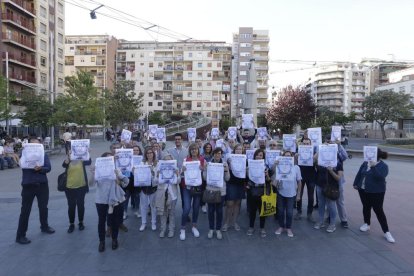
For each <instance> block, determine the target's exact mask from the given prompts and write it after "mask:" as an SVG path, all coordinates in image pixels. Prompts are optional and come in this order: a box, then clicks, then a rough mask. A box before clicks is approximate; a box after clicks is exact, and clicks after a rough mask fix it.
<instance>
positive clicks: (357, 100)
mask: <svg viewBox="0 0 414 276" xmlns="http://www.w3.org/2000/svg"><path fill="white" fill-rule="evenodd" d="M364 100H365V98H351V102H363V101H364Z"/></svg>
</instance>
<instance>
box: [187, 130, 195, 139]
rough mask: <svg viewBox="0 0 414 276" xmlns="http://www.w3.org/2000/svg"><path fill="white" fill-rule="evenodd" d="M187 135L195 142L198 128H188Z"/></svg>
mask: <svg viewBox="0 0 414 276" xmlns="http://www.w3.org/2000/svg"><path fill="white" fill-rule="evenodd" d="M187 136H188V141H189V142H195V140H196V136H197V130H196V129H195V128H187Z"/></svg>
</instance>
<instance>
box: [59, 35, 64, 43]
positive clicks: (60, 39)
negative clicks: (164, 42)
mask: <svg viewBox="0 0 414 276" xmlns="http://www.w3.org/2000/svg"><path fill="white" fill-rule="evenodd" d="M58 42H59V43H63V34H58Z"/></svg>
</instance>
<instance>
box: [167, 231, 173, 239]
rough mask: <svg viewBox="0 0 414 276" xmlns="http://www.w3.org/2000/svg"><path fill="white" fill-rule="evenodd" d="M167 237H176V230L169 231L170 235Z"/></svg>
mask: <svg viewBox="0 0 414 276" xmlns="http://www.w3.org/2000/svg"><path fill="white" fill-rule="evenodd" d="M167 237H169V238H172V237H174V231H172V230H170V231H168V236H167Z"/></svg>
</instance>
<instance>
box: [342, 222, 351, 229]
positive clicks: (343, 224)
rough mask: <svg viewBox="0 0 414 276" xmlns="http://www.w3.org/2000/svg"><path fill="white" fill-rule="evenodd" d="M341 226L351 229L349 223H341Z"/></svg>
mask: <svg viewBox="0 0 414 276" xmlns="http://www.w3.org/2000/svg"><path fill="white" fill-rule="evenodd" d="M341 226H342V227H343V228H348V227H349V225H348V222H347V221H341Z"/></svg>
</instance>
